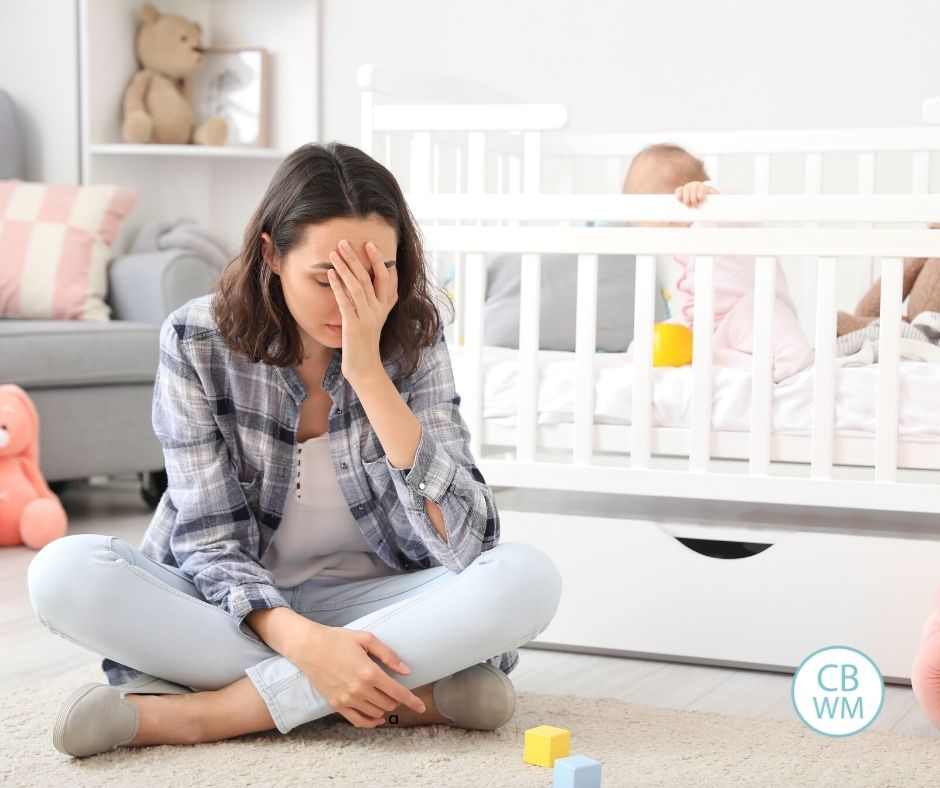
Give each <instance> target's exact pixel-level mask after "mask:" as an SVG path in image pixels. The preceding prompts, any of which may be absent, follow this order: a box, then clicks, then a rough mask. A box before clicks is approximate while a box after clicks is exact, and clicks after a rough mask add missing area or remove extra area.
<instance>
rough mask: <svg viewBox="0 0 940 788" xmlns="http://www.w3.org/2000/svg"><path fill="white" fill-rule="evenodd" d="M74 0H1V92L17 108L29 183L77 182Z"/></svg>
mask: <svg viewBox="0 0 940 788" xmlns="http://www.w3.org/2000/svg"><path fill="white" fill-rule="evenodd" d="M76 15H77V7H76V0H30V2H23V0H0V88H3V89H4V90H6V92H7V93H9V94H10V96H11V97H12V98H13V101H14V102H15V103H16V105H17V109H18V113H17V114H18V118H19V121H20V131H21V133H22V135H23V142H24V145H25V149H26V150H25V154H26V173H25V177H26V179H27V180H35V181H46V182H49V183H53V182H54V183H78V178H79V153H78V150H79V146H78V41H77V38H76Z"/></svg>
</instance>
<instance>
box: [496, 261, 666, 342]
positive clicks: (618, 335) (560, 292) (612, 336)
mask: <svg viewBox="0 0 940 788" xmlns="http://www.w3.org/2000/svg"><path fill="white" fill-rule="evenodd" d="M635 262H636V258H635V257H634V256H633V255H613V254H610V255H599V257H598V272H597V350H599V351H601V352H605V353H624V352H626V350H627V348H628V347H629V346H630V342H631V341H632V340H633V300H634V292H635V287H634V285H635V272H636V268H635ZM486 271H487V274H486V302H485V303H484V305H483V341H484V343H485V344H487V345H495V346H497V347H509V348H518V347H519V293H520V289H521V284H520V283H521V273H522V256H521V255H519V254H497V255H488V256H487V261H486ZM577 281H578V266H577V255H574V254H543V255H542V276H541V291H540V295H541V298H540V301H539V304H540V306H539V347H540V348H541V349H542V350H565V351H569V352H572V351H574V346H575V317H576V308H577ZM655 314H656V322H661V321H663V320H666V319H667V318H668V317H669V310H668V308H667V307H666V302H665V300H664V299H663V297H662V288H661V287H660V286H659V284H658V282H657V286H656V311H655Z"/></svg>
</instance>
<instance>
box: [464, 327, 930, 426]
mask: <svg viewBox="0 0 940 788" xmlns="http://www.w3.org/2000/svg"><path fill="white" fill-rule="evenodd" d="M450 354H451V362H452V365H453V369H454V378H455V382H456V385H457V391H458V393H459V392H463V391H466V390H467V388H468V386H469V384H470V381H469V380H468V377H467V374H468V372H467V364H466V363H465V361H464V359H465V357H466V353H465V352H464V348H462V347H453V346H451V347H450ZM538 368H539V386H538V388H539V398H538V411H539V412H538V423H539V424H564V423H572V422H573V421H574V398H575V354H574V353H570V352H563V351H548V350H543V351H540V352H539V359H538ZM632 372H633V368H632V365H631V362H630V355H629V354H628V353H598V354H596V356H595V364H594V422H595V424H614V425H628V424H630V414H631V408H632V383H633V375H632ZM518 383H519V351H517V350H515V349H512V348H501V347H484V348H483V403H484V407H483V418H484V419H487V420H492V421H493V422H494V423H496V424H499V425H500V426H507V427H511V426H515V424H516V421H517V419H516V408H517V396H518V394H517V391H518ZM814 383H815V374H814V370H813V368H812V367H809V368H807V369H804V370H803V371H802V372H799V373H797V374H796V375H794V376H792V377H790V378H788V379H787V380H784V381H782V382H780V383H778V384H776V385H775V386H774V387H773V428H772V429H773V432H774V433H777V434H783V435H795V436H808V435H811V434H812V426H813V387H814ZM692 385H693V384H692V366H691V365H689V366H685V367H675V368H674V367H658V368H655V369H654V370H653V419H652V425H653V426H654V427H675V428H686V429H687V428H689V427H690V426H691V412H692ZM835 391H836V418H835V431H836V435H838V436H840V437H873V436H874V434H875V426H876V424H877V412H878V367H877V365H869V366H863V367H843V368H838V369H836V380H835ZM750 392H751V373H750V372H749V371H744V370H741V369H735V368H731V367H725V366H715V367H714V378H713V385H712V429H714V430H723V431H730V432H748V431H749V430H750V398H751V394H750ZM938 403H940V364H937V363H927V362H922V361H904V360H902V361H901V362H900V399H899V438H900V439H902V440H909V441H920V442H925V443H929V442H938V441H940V405H938Z"/></svg>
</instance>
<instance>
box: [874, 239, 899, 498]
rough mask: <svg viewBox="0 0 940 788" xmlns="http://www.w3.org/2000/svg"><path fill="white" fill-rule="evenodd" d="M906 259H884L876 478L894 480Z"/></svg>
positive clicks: (896, 467) (896, 457)
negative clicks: (903, 281) (902, 299)
mask: <svg viewBox="0 0 940 788" xmlns="http://www.w3.org/2000/svg"><path fill="white" fill-rule="evenodd" d="M903 276H904V261H903V260H901V258H898V257H892V258H886V259H885V260H883V261H882V263H881V310H880V314H881V330H880V332H879V339H878V431H877V433H876V434H875V481H876V482H893V481H895V479H896V478H897V469H898V394H899V383H900V381H899V375H900V368H901V364H900V353H901V351H900V335H901V292H902V279H903Z"/></svg>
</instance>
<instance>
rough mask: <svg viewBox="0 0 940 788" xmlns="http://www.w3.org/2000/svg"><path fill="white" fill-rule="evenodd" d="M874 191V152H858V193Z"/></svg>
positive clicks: (872, 192) (871, 192)
mask: <svg viewBox="0 0 940 788" xmlns="http://www.w3.org/2000/svg"><path fill="white" fill-rule="evenodd" d="M874 193H875V154H874V153H873V152H867V153H860V154H858V194H874Z"/></svg>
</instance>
